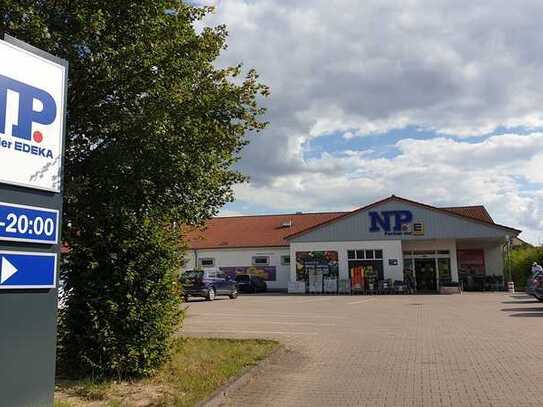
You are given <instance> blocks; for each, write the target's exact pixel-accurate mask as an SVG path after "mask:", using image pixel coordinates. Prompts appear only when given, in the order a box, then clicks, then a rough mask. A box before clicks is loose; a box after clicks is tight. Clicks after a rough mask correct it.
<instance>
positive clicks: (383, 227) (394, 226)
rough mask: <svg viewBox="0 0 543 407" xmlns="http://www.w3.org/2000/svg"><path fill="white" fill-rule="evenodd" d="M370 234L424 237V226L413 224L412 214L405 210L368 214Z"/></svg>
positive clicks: (419, 223)
mask: <svg viewBox="0 0 543 407" xmlns="http://www.w3.org/2000/svg"><path fill="white" fill-rule="evenodd" d="M369 220H370V232H384V234H385V235H415V236H421V235H424V224H423V223H422V222H420V221H418V222H413V213H412V212H411V211H407V210H399V211H380V212H376V211H372V212H369Z"/></svg>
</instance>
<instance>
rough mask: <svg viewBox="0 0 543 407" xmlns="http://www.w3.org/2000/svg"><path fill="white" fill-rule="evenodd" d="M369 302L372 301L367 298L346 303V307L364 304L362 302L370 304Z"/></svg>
mask: <svg viewBox="0 0 543 407" xmlns="http://www.w3.org/2000/svg"><path fill="white" fill-rule="evenodd" d="M371 300H372V299H371V298H367V299H365V300H360V301H353V302H348V303H347V305H353V304H362V303H364V302H370V301H371Z"/></svg>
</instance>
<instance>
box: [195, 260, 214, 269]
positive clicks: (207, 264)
mask: <svg viewBox="0 0 543 407" xmlns="http://www.w3.org/2000/svg"><path fill="white" fill-rule="evenodd" d="M199 263H200V267H203V268H207V267H215V259H214V258H213V257H203V258H201V259H200V261H199Z"/></svg>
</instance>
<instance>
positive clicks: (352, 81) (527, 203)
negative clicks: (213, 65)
mask: <svg viewBox="0 0 543 407" xmlns="http://www.w3.org/2000/svg"><path fill="white" fill-rule="evenodd" d="M200 3H202V4H210V5H214V6H215V7H216V9H215V13H214V14H213V15H211V16H210V17H209V18H207V19H206V20H205V22H204V23H205V24H208V25H217V24H226V25H227V27H228V30H229V40H228V44H229V47H228V49H227V50H226V51H225V52H224V54H223V55H222V56H221V58H220V61H219V64H220V65H233V64H237V63H239V62H243V63H244V65H245V66H246V67H247V68H256V70H257V71H258V72H259V73H260V74H261V80H262V81H263V82H264V83H266V84H267V85H269V86H270V87H271V92H272V95H271V97H269V98H268V99H267V100H265V101H264V102H263V103H264V104H265V106H266V107H267V108H268V112H267V117H266V119H267V120H269V121H270V127H269V128H268V129H266V130H265V131H264V132H263V133H262V134H261V135H258V136H256V135H250V136H249V138H250V140H251V143H250V145H249V146H248V147H247V148H246V149H245V151H244V153H243V158H242V160H241V161H240V163H239V166H238V167H239V169H240V170H242V171H243V172H244V173H246V174H248V175H249V176H250V177H251V182H250V183H249V184H244V185H239V186H236V188H235V192H236V201H235V202H234V203H231V204H229V205H227V206H226V207H225V208H223V210H222V212H221V213H222V214H226V215H228V214H240V213H242V214H252V213H280V212H293V211H299V210H301V211H321V210H346V209H352V208H355V207H359V206H362V205H365V204H367V203H368V202H371V201H373V200H376V199H380V198H383V197H386V196H388V195H390V194H396V195H400V196H404V197H406V198H410V199H414V200H419V201H422V202H425V203H429V204H434V205H437V206H439V205H447V206H449V205H472V204H484V205H485V206H486V207H487V208H488V210H489V211H490V213H491V214H492V216H493V217H494V218H495V220H496V221H497V222H499V223H503V224H506V225H510V226H513V227H516V228H520V229H522V230H523V231H524V233H523V234H522V237H523V238H525V239H527V240H529V241H531V242H534V243H538V242H541V241H542V240H543V192H542V191H543V135H542V134H541V129H542V127H543V114H542V112H541V111H540V106H543V83H542V82H541V81H540V78H541V76H542V74H543V40H540V38H541V36H540V24H539V21H538V20H539V17H538V16H540V15H542V13H543V3H542V2H540V1H535V0H534V1H523V2H522V3H520V4H516V3H515V4H512V3H511V2H506V1H500V0H498V1H496V2H486V3H477V4H476V5H474V3H473V2H471V1H467V0H444V1H440V2H435V1H422V0H418V1H417V0H413V1H409V2H399V1H392V0H367V1H364V2H360V1H358V0H337V1H334V2H330V1H324V0H297V1H296V2H295V3H292V2H285V1H282V0H259V1H248V0H203V1H201V2H200ZM540 88H541V89H540Z"/></svg>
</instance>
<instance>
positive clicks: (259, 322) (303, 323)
mask: <svg viewBox="0 0 543 407" xmlns="http://www.w3.org/2000/svg"><path fill="white" fill-rule="evenodd" d="M217 319H219V320H220V319H222V317H220V318H217ZM234 322H235V321H234ZM239 322H240V323H244V321H239ZM193 323H198V322H197V321H195V322H193ZM202 323H204V324H208V323H209V320H207V321H205V322H204V321H202ZM229 323H230V321H229ZM251 324H274V325H309V326H336V325H337V324H333V323H325V322H293V321H251Z"/></svg>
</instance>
